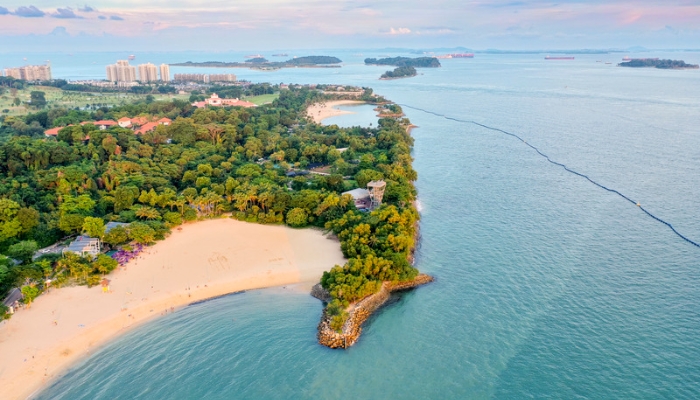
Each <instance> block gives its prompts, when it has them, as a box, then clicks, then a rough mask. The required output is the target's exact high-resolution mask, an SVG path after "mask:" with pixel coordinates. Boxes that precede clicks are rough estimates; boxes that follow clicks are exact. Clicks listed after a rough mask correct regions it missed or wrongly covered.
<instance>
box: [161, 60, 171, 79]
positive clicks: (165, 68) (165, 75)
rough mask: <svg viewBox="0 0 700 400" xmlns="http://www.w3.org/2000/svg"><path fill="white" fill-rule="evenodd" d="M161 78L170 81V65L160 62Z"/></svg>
mask: <svg viewBox="0 0 700 400" xmlns="http://www.w3.org/2000/svg"><path fill="white" fill-rule="evenodd" d="M160 80H161V81H163V82H170V65H168V64H160Z"/></svg>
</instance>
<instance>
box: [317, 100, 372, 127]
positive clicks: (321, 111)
mask: <svg viewBox="0 0 700 400" xmlns="http://www.w3.org/2000/svg"><path fill="white" fill-rule="evenodd" d="M353 104H366V102H364V101H360V100H333V101H326V102H323V103H315V104H312V105H311V106H309V108H307V110H306V113H307V114H308V115H309V117H311V118H312V119H313V121H314V122H315V123H317V124H321V123H322V122H323V120H324V119H326V118H330V117H337V116H338V115H346V114H354V112H352V111H345V110H339V109H337V108H335V107H338V106H347V105H353Z"/></svg>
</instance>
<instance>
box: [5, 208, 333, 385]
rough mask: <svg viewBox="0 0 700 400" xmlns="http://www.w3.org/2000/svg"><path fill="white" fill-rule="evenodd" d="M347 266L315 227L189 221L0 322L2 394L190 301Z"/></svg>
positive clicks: (47, 378)
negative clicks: (89, 283) (112, 267)
mask: <svg viewBox="0 0 700 400" xmlns="http://www.w3.org/2000/svg"><path fill="white" fill-rule="evenodd" d="M344 262H345V260H344V258H343V256H342V253H341V251H340V246H339V243H338V242H337V241H336V240H332V239H330V238H328V237H326V236H324V235H323V234H322V232H320V231H319V230H314V229H292V228H289V227H284V226H270V225H258V224H250V223H245V222H240V221H235V220H233V219H229V218H225V219H215V220H207V221H201V222H197V223H193V224H187V225H184V226H183V227H182V230H175V231H173V233H172V234H171V236H170V237H168V238H167V239H166V240H164V241H161V242H158V243H156V244H155V245H153V246H151V247H149V248H147V250H146V251H145V252H144V254H143V255H142V256H140V257H139V258H137V259H135V260H132V261H131V262H130V263H129V264H127V265H126V266H125V268H123V269H122V268H120V269H118V270H116V271H114V272H113V273H112V274H110V275H108V276H107V278H108V279H110V281H111V282H110V292H106V293H105V292H103V290H102V288H101V287H93V288H87V287H85V286H74V287H66V288H60V289H52V290H51V291H50V292H49V293H46V294H44V295H42V296H40V297H39V298H37V299H36V300H35V302H34V303H33V304H32V306H31V308H28V309H24V310H20V311H19V312H17V313H16V314H15V315H14V316H13V317H12V318H11V319H10V320H8V321H4V322H3V323H2V324H0V354H2V357H0V388H2V389H0V390H1V391H2V398H8V399H20V398H31V397H33V396H35V395H37V394H38V393H40V392H41V391H42V390H44V389H46V388H47V387H49V386H50V385H51V384H52V383H53V382H55V381H56V380H57V379H60V378H61V377H62V376H64V375H65V373H66V372H67V371H69V369H70V367H71V366H73V365H75V364H76V363H78V362H79V361H80V360H82V359H84V358H85V357H86V356H89V355H90V354H92V353H93V352H94V351H96V350H97V349H99V348H102V347H103V346H105V345H107V344H109V342H111V341H112V340H114V339H115V338H116V337H118V336H120V335H122V334H124V333H126V332H129V331H131V330H132V329H134V328H136V327H138V326H141V325H143V324H145V323H147V322H150V321H152V320H154V319H155V318H158V317H159V316H162V315H165V314H168V313H172V312H176V311H177V310H179V309H182V308H184V307H186V306H188V305H190V304H192V303H197V302H202V301H206V300H210V299H213V298H216V297H221V296H224V295H227V294H232V293H235V292H239V291H244V290H253V289H262V288H267V287H276V286H284V285H295V284H296V285H298V284H304V285H306V286H305V288H306V287H308V288H311V286H312V285H313V284H314V283H316V282H318V279H319V278H320V276H321V274H322V273H323V271H326V270H329V269H330V268H332V267H333V266H334V265H335V264H341V265H342V264H343V263H344Z"/></svg>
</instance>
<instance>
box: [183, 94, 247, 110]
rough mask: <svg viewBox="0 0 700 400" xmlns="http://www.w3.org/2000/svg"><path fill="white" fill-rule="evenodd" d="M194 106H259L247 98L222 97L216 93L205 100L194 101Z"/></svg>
mask: <svg viewBox="0 0 700 400" xmlns="http://www.w3.org/2000/svg"><path fill="white" fill-rule="evenodd" d="M192 105H193V106H195V107H197V108H204V107H206V106H212V107H257V106H258V105H257V104H254V103H251V102H249V101H245V100H239V99H222V98H220V97H219V95H217V94H216V93H212V95H211V97H210V98H208V99H205V100H204V101H197V102H194V103H192Z"/></svg>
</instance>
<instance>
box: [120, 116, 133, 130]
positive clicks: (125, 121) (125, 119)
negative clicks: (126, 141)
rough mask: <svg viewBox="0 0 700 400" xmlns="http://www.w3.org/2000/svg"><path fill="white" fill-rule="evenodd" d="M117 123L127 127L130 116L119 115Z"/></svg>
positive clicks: (129, 123)
mask: <svg viewBox="0 0 700 400" xmlns="http://www.w3.org/2000/svg"><path fill="white" fill-rule="evenodd" d="M117 123H118V124H119V126H120V127H122V128H129V127H130V126H131V118H129V117H121V118H119V119H118V120H117Z"/></svg>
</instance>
